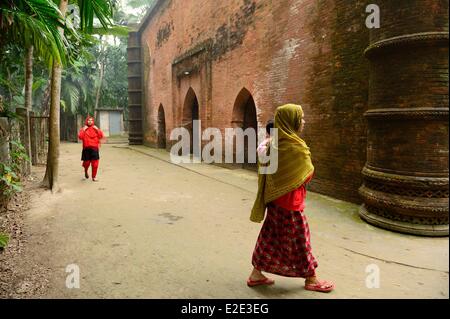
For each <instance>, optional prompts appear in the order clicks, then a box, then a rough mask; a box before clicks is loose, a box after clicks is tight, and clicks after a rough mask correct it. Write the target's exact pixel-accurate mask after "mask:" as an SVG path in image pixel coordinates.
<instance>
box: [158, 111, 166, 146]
mask: <svg viewBox="0 0 450 319" xmlns="http://www.w3.org/2000/svg"><path fill="white" fill-rule="evenodd" d="M158 148H164V149H165V148H166V115H165V112H164V107H163V106H162V104H160V105H159V109H158Z"/></svg>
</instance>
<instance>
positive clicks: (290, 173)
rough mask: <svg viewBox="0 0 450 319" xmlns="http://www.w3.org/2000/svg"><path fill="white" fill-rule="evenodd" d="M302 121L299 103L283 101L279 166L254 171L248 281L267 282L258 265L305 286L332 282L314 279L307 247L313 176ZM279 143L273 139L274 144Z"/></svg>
mask: <svg viewBox="0 0 450 319" xmlns="http://www.w3.org/2000/svg"><path fill="white" fill-rule="evenodd" d="M304 124H305V120H304V114H303V110H302V107H301V106H300V105H296V104H286V105H283V106H280V107H278V108H277V110H276V112H275V124H274V126H275V128H276V129H278V143H277V142H276V141H274V142H275V143H272V145H271V147H276V148H277V149H278V169H277V171H276V172H275V173H273V174H259V175H258V194H257V198H256V200H255V204H254V206H253V208H252V213H251V216H250V220H251V221H253V222H261V221H262V220H263V219H264V213H265V210H266V208H267V216H266V218H265V220H264V224H263V226H262V229H261V232H260V234H259V237H258V240H257V242H256V246H255V250H254V252H253V256H252V264H253V267H254V268H253V271H252V273H251V274H250V277H249V278H248V280H247V285H248V286H249V287H254V286H259V285H271V284H273V283H274V282H275V281H274V280H273V279H270V278H267V277H265V276H264V275H263V274H262V271H264V272H268V273H272V274H277V275H281V276H286V277H300V278H305V289H307V290H313V291H320V292H329V291H331V290H333V289H334V284H333V283H332V282H328V281H324V280H319V279H318V278H317V276H316V271H315V269H316V268H317V266H318V264H317V261H316V259H315V258H314V256H313V255H312V252H311V243H310V233H309V226H308V222H307V219H306V216H305V214H304V212H303V210H304V207H305V203H304V200H305V196H306V189H305V185H306V184H307V183H308V182H309V181H310V180H311V179H312V176H313V173H314V166H313V165H312V162H311V153H310V151H309V147H308V146H307V145H306V143H305V142H304V141H303V140H302V139H301V138H300V136H299V134H300V132H301V131H302V130H303V126H304ZM277 144H278V145H277Z"/></svg>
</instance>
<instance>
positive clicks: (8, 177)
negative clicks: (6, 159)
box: [0, 163, 22, 198]
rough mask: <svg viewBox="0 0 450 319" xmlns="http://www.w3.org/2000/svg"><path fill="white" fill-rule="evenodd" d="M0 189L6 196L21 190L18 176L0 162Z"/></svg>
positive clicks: (9, 167)
mask: <svg viewBox="0 0 450 319" xmlns="http://www.w3.org/2000/svg"><path fill="white" fill-rule="evenodd" d="M0 191H1V192H2V194H3V195H4V196H5V197H7V198H9V197H11V196H12V195H14V194H15V193H18V192H21V191H22V185H21V183H20V178H19V176H18V175H17V174H16V173H15V172H14V170H13V169H12V167H11V166H8V165H6V164H5V163H0Z"/></svg>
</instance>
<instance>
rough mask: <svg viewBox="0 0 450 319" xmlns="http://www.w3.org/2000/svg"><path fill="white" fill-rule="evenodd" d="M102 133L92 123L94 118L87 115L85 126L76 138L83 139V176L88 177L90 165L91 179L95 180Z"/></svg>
mask: <svg viewBox="0 0 450 319" xmlns="http://www.w3.org/2000/svg"><path fill="white" fill-rule="evenodd" d="M103 137H104V134H103V132H102V130H101V129H99V128H98V127H97V126H95V125H94V118H93V117H92V116H88V117H87V118H86V122H85V126H84V127H82V128H81V129H80V132H79V133H78V139H80V140H82V141H83V151H82V153H81V160H82V161H83V164H82V166H83V167H84V177H86V178H89V173H88V169H89V166H90V165H92V180H93V181H94V182H96V181H97V179H96V177H97V170H98V165H99V161H100V155H99V147H100V142H101V140H102V139H103Z"/></svg>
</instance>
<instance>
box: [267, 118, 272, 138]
mask: <svg viewBox="0 0 450 319" xmlns="http://www.w3.org/2000/svg"><path fill="white" fill-rule="evenodd" d="M273 124H274V122H273V120H268V121H267V124H266V132H267V134H268V135H270V129H271V128H273Z"/></svg>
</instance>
